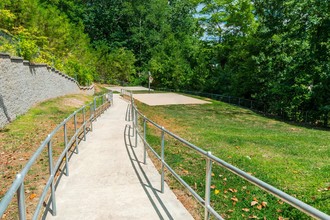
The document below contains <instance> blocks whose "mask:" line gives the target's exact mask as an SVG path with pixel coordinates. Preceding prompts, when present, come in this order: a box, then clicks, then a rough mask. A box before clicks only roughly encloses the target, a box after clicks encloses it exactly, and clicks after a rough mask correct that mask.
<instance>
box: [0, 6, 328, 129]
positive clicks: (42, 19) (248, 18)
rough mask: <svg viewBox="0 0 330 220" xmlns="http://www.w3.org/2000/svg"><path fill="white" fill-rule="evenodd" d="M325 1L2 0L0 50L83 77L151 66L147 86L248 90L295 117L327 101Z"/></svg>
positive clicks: (119, 77)
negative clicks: (152, 79) (151, 78)
mask: <svg viewBox="0 0 330 220" xmlns="http://www.w3.org/2000/svg"><path fill="white" fill-rule="evenodd" d="M197 8H199V9H200V11H199V12H197ZM329 8H330V3H329V1H323V0H302V1H299V0H290V1H282V0H267V1H262V0H204V1H196V0H186V1H182V0H171V1H164V0H144V1H142V0H136V1H132V0H123V1H122V0H107V1H106V0H21V1H9V0H3V1H1V3H0V23H1V24H2V26H1V30H0V50H1V51H3V52H10V53H11V54H13V55H19V56H23V57H24V58H25V59H30V60H31V61H32V62H43V63H48V64H49V65H51V66H54V67H56V68H58V69H60V70H63V71H66V72H67V73H68V74H69V75H70V76H72V77H74V78H76V79H77V80H78V81H79V82H80V83H82V84H90V83H91V82H92V81H93V80H95V81H99V82H108V83H120V84H132V83H133V84H138V83H142V84H143V83H144V85H145V83H146V81H147V80H146V73H147V72H148V71H150V72H151V73H152V75H153V78H154V82H153V84H152V86H154V87H167V88H180V89H190V90H198V91H205V92H213V93H221V94H227V95H234V96H239V97H244V98H249V99H255V100H257V101H260V102H263V103H264V104H265V106H266V110H267V111H268V112H269V113H273V114H281V115H282V116H285V117H286V118H288V119H293V120H298V121H300V120H302V113H301V112H302V111H313V112H314V113H315V114H313V115H315V120H316V118H320V117H326V115H327V114H326V113H325V112H324V111H323V110H322V109H324V106H328V105H329V103H330V98H329V96H328V95H327V94H329V93H330V89H329V86H328V85H329V84H330V66H329V62H330V53H329V51H330V40H329V39H330V36H329V33H330V20H329V17H330V16H329V11H330V10H329ZM325 121H327V120H325ZM315 122H316V121H315Z"/></svg>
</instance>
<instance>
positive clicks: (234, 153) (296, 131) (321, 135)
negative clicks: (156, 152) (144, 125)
mask: <svg viewBox="0 0 330 220" xmlns="http://www.w3.org/2000/svg"><path fill="white" fill-rule="evenodd" d="M138 107H139V108H140V110H141V111H142V112H143V113H144V114H145V115H146V116H147V117H150V118H151V119H153V120H155V121H156V122H158V123H159V124H161V125H163V126H165V128H167V129H168V130H171V131H174V133H177V134H178V135H180V136H181V137H183V138H185V139H187V140H188V141H190V142H191V143H193V144H195V145H197V146H199V147H200V148H202V149H204V150H208V151H211V152H212V154H214V155H216V156H217V157H219V158H221V159H223V160H225V161H226V162H229V163H231V164H233V165H235V166H237V167H238V168H240V169H242V170H244V171H246V172H248V173H251V174H252V175H254V176H256V177H257V178H259V179H261V180H263V181H265V182H267V183H269V184H271V185H274V186H275V187H277V188H279V189H281V190H283V191H285V192H287V193H289V194H290V195H294V196H296V197H297V198H298V199H300V200H302V201H304V202H306V203H308V204H310V205H312V206H314V207H316V208H318V209H320V210H322V211H323V212H325V213H327V214H330V162H329V161H330V135H329V134H330V133H329V131H323V130H319V129H313V128H305V127H300V126H295V125H291V124H288V123H284V122H280V121H276V120H274V119H269V118H266V117H263V116H261V115H258V114H256V113H254V112H252V111H250V110H247V109H242V108H238V107H235V106H231V105H228V104H225V103H221V102H217V101H213V103H212V104H206V105H172V106H157V107H149V106H146V105H144V104H141V103H139V105H138ZM150 130H151V126H149V132H148V134H149V135H148V138H149V140H150V141H151V142H153V143H154V144H155V145H158V146H159V137H158V136H159V134H157V135H156V136H155V135H154V134H153V133H152V132H150ZM165 157H166V160H167V161H168V163H170V164H171V166H173V167H175V169H176V170H177V172H179V173H181V174H182V175H183V176H184V178H185V180H186V181H188V182H189V184H190V185H191V186H192V187H195V188H196V190H197V191H198V192H199V193H200V195H201V196H202V197H203V194H204V181H205V161H204V159H201V157H200V156H198V155H195V154H194V153H193V152H191V151H190V150H188V149H187V148H186V147H184V146H182V145H181V144H179V143H178V142H177V141H174V140H172V139H170V138H168V137H167V141H166V154H165ZM253 201H254V202H253ZM212 202H213V204H214V205H215V207H216V209H217V210H218V211H219V213H221V214H222V215H223V217H225V218H232V219H240V218H246V219H248V218H252V219H253V218H260V219H262V218H266V219H279V218H281V217H283V218H284V217H285V218H290V219H302V218H308V217H306V216H305V215H304V214H302V213H301V212H300V211H298V210H296V209H294V208H291V207H289V206H288V205H286V204H283V202H282V201H280V200H279V199H277V198H275V197H273V196H270V195H268V194H267V193H265V192H263V191H261V190H259V189H257V188H256V187H254V186H252V185H251V184H249V183H247V182H246V181H244V180H241V179H239V178H237V177H235V176H234V175H233V174H231V173H229V172H228V171H225V170H224V169H223V168H219V167H216V166H214V170H213V182H212Z"/></svg>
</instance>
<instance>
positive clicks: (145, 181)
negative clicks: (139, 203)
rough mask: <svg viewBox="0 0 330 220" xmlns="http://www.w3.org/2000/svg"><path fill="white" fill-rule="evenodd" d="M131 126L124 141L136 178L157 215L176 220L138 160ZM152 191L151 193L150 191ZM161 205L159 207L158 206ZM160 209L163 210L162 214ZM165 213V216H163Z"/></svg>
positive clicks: (126, 130)
mask: <svg viewBox="0 0 330 220" xmlns="http://www.w3.org/2000/svg"><path fill="white" fill-rule="evenodd" d="M131 129H132V128H131V126H130V125H126V126H125V130H124V140H125V146H126V150H127V154H128V156H129V159H130V161H131V164H132V167H133V169H134V171H135V173H136V176H137V177H138V179H139V181H140V184H141V186H142V188H143V190H144V192H145V193H146V195H147V196H148V198H149V201H150V203H151V204H152V206H153V208H154V209H155V211H156V213H157V215H158V216H159V219H164V215H166V216H165V218H166V219H174V218H173V217H172V215H171V213H170V212H169V211H168V209H167V208H166V206H165V204H164V203H163V202H162V199H161V198H160V197H159V195H158V193H161V191H160V190H159V189H156V188H154V187H153V185H152V183H151V181H150V180H149V178H148V176H147V175H146V173H145V171H144V170H143V167H142V166H141V163H143V162H141V161H139V159H138V158H137V155H136V153H135V151H134V147H133V146H132V142H131V140H130V138H131V137H132V136H131V135H130V133H131V132H130V130H131ZM148 189H150V190H151V192H150V191H149V190H148ZM157 204H159V206H160V207H159V206H157ZM160 208H161V209H162V210H163V212H161V210H160ZM162 213H164V214H162Z"/></svg>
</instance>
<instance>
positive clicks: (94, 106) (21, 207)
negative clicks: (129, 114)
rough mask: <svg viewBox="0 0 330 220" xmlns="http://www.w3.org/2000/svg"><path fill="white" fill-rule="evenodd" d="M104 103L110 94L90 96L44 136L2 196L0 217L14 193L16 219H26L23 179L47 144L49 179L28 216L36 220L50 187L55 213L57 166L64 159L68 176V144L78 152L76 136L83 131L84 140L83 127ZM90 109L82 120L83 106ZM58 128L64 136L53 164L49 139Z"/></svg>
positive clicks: (101, 109)
mask: <svg viewBox="0 0 330 220" xmlns="http://www.w3.org/2000/svg"><path fill="white" fill-rule="evenodd" d="M107 104H110V105H112V104H113V93H112V92H109V93H107V94H104V95H100V96H97V97H94V100H93V102H91V103H89V104H87V105H85V106H83V107H81V108H80V109H78V110H76V111H75V112H73V113H72V114H71V115H70V116H68V117H67V118H66V119H64V121H63V122H62V123H60V124H59V125H58V126H57V127H56V128H55V129H54V130H53V131H52V132H51V133H50V134H49V135H48V136H47V138H46V139H45V140H44V141H43V142H42V143H41V145H40V146H39V148H38V149H37V150H36V151H35V153H34V154H33V155H32V157H31V158H30V160H29V161H28V162H27V164H26V165H25V167H24V168H23V169H22V170H21V172H19V173H18V174H17V175H16V179H15V180H14V182H13V183H12V185H11V186H10V188H9V189H8V191H7V192H6V194H5V195H4V197H3V198H2V199H1V201H0V217H1V216H3V214H4V213H5V211H6V210H7V208H8V206H9V204H10V203H11V201H12V199H13V197H14V195H15V194H17V198H18V212H19V219H20V220H25V219H26V203H25V192H24V178H25V176H26V175H27V173H28V172H29V170H30V168H31V167H32V165H33V164H34V163H35V161H36V160H37V158H38V157H39V156H40V154H41V153H42V152H43V150H44V149H45V148H46V147H47V148H48V160H49V164H48V165H49V178H48V180H47V183H46V185H45V187H44V189H43V191H42V193H41V196H40V198H39V201H38V204H37V207H36V209H35V211H34V214H33V218H32V219H38V216H39V215H40V211H41V208H42V204H43V201H44V200H45V198H46V196H47V192H48V190H49V189H50V188H51V192H50V194H51V197H50V198H51V201H50V202H51V204H52V215H53V216H55V215H56V201H55V183H54V180H55V176H56V174H57V173H58V171H59V169H60V166H61V164H62V161H63V160H64V159H65V170H66V173H65V175H67V176H68V175H69V167H68V151H69V149H71V147H72V146H73V145H74V143H75V144H76V145H75V150H76V152H78V136H79V135H80V134H82V133H83V135H84V136H83V137H84V140H86V130H87V124H88V123H90V130H91V131H92V130H93V121H94V120H96V118H97V117H98V116H99V115H97V114H96V113H97V112H99V111H101V112H103V111H105V110H106V108H107V107H108V105H107ZM87 108H89V109H90V117H89V118H88V119H87V120H86V109H87ZM78 113H82V114H83V123H82V125H81V126H80V127H79V128H77V119H76V116H77V114H78ZM72 118H73V119H74V129H75V133H74V135H73V136H72V137H71V139H70V140H68V137H67V127H66V126H67V123H68V121H69V120H71V119H72ZM61 129H63V136H64V137H63V138H64V144H65V148H64V150H63V151H62V153H61V154H60V156H59V158H58V160H57V162H56V163H55V165H54V163H53V153H52V138H53V137H54V135H55V134H56V133H57V132H59V131H60V130H61Z"/></svg>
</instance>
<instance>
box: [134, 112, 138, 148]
mask: <svg viewBox="0 0 330 220" xmlns="http://www.w3.org/2000/svg"><path fill="white" fill-rule="evenodd" d="M134 112H135V147H137V145H138V144H137V143H138V129H139V128H138V127H139V125H138V112H137V109H136V108H135V109H134Z"/></svg>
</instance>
